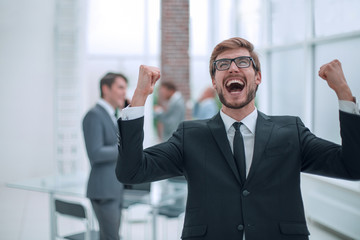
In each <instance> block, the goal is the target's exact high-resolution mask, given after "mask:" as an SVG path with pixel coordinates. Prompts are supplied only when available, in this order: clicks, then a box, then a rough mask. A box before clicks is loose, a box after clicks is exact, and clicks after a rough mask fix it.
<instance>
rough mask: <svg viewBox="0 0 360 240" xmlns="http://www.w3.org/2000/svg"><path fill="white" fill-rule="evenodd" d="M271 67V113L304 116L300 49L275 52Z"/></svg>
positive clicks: (303, 75)
mask: <svg viewBox="0 0 360 240" xmlns="http://www.w3.org/2000/svg"><path fill="white" fill-rule="evenodd" d="M271 65H272V74H271V79H272V91H271V98H272V113H273V114H275V115H277V114H281V115H284V114H285V115H295V116H300V117H303V116H304V112H305V110H304V107H305V97H306V96H307V95H308V94H310V93H307V92H305V79H304V77H305V74H304V72H305V69H304V53H303V50H302V49H294V50H290V51H281V52H275V53H273V54H272V56H271Z"/></svg>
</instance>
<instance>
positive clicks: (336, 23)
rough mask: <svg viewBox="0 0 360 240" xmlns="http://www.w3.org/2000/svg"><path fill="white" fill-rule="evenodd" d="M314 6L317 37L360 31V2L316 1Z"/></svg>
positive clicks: (347, 0) (352, 0) (345, 0)
mask: <svg viewBox="0 0 360 240" xmlns="http://www.w3.org/2000/svg"><path fill="white" fill-rule="evenodd" d="M314 4H315V7H314V11H315V35H316V36H319V37H321V36H330V35H333V34H341V33H350V32H352V31H359V30H360V24H359V23H360V1H358V0H343V1H338V0H315V3H314Z"/></svg>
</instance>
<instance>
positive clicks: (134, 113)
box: [120, 106, 145, 121]
mask: <svg viewBox="0 0 360 240" xmlns="http://www.w3.org/2000/svg"><path fill="white" fill-rule="evenodd" d="M144 112H145V110H144V106H140V107H129V106H127V107H126V108H124V109H122V110H121V113H120V118H121V120H125V121H127V120H134V119H137V118H141V117H143V116H144Z"/></svg>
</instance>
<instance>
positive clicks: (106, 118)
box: [96, 104, 118, 132]
mask: <svg viewBox="0 0 360 240" xmlns="http://www.w3.org/2000/svg"><path fill="white" fill-rule="evenodd" d="M96 106H97V107H98V108H99V109H100V110H101V111H102V112H103V115H102V117H103V118H104V120H105V121H108V122H109V123H108V125H109V126H112V127H113V129H114V131H116V132H117V131H118V126H117V124H114V122H113V120H112V119H111V117H110V115H109V113H108V112H107V111H106V110H105V109H104V108H103V107H102V106H101V105H99V104H96Z"/></svg>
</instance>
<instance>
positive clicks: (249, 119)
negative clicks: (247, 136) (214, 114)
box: [220, 108, 258, 134]
mask: <svg viewBox="0 0 360 240" xmlns="http://www.w3.org/2000/svg"><path fill="white" fill-rule="evenodd" d="M220 116H221V118H222V120H223V122H224V125H225V129H226V132H228V131H229V130H230V129H231V127H232V125H233V123H234V122H237V121H236V120H235V119H233V118H231V117H230V116H228V115H226V114H225V113H224V112H223V111H221V110H220ZM257 116H258V112H257V109H256V108H255V109H254V111H252V112H251V113H250V114H249V115H247V116H246V117H245V118H244V119H243V120H241V122H242V123H243V124H244V125H245V126H246V128H247V129H248V130H249V131H250V132H251V133H252V134H255V128H256V120H257Z"/></svg>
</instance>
